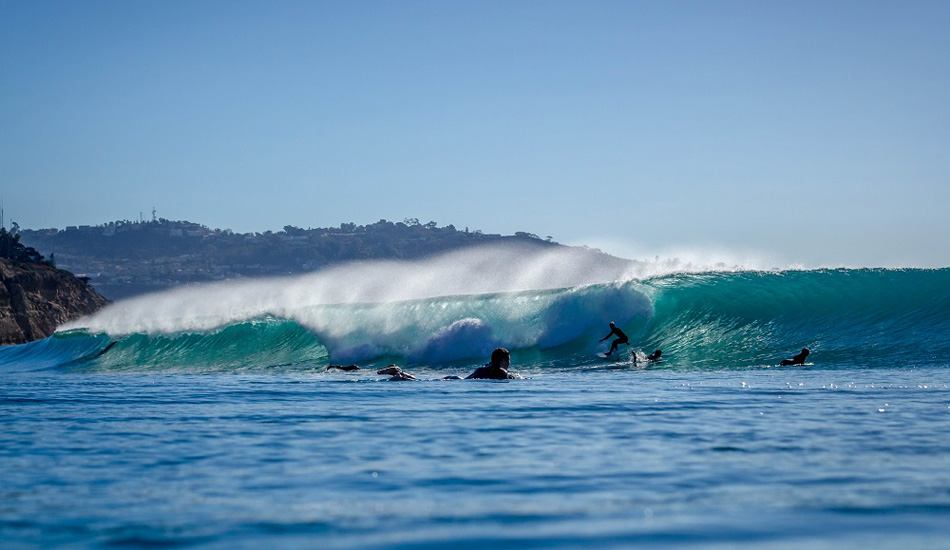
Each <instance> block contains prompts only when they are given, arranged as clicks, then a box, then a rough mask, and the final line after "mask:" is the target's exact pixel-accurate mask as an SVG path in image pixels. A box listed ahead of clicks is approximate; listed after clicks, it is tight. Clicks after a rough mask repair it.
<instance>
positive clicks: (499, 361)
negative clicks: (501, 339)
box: [491, 348, 511, 369]
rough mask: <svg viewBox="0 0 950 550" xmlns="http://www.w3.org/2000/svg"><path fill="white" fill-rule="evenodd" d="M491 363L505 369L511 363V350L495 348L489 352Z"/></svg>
mask: <svg viewBox="0 0 950 550" xmlns="http://www.w3.org/2000/svg"><path fill="white" fill-rule="evenodd" d="M491 364H492V365H493V366H501V367H502V368H505V369H507V368H508V366H509V365H511V352H509V351H508V350H506V349H505V348H495V351H493V352H491Z"/></svg>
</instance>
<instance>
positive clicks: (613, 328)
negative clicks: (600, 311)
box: [598, 321, 630, 357]
mask: <svg viewBox="0 0 950 550" xmlns="http://www.w3.org/2000/svg"><path fill="white" fill-rule="evenodd" d="M611 336H616V337H617V339H616V340H614V341H613V342H611V343H610V351H608V352H607V353H605V354H604V355H606V356H608V357H609V356H610V354H611V353H613V352H614V351H616V350H617V346H619V345H620V344H627V345H628V346H629V345H630V340H629V339H628V338H627V335H626V334H624V333H623V331H622V330H620V329H619V328H617V325H616V324H614V322H613V321H611V322H610V333H608V334H607V336H604V337H603V338H601V339H600V340H598V342H603V341H604V340H606V339H608V338H610V337H611Z"/></svg>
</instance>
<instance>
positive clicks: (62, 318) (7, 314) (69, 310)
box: [0, 258, 109, 345]
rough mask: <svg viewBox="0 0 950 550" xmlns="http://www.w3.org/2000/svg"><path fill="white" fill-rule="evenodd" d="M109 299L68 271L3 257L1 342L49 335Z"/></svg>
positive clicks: (0, 263)
mask: <svg viewBox="0 0 950 550" xmlns="http://www.w3.org/2000/svg"><path fill="white" fill-rule="evenodd" d="M108 303H109V301H108V300H106V299H105V298H103V297H102V296H100V295H99V294H98V293H97V292H96V291H95V290H93V289H92V287H90V286H89V285H88V284H86V283H85V282H84V281H83V280H80V279H78V278H77V277H76V276H74V275H73V274H72V273H69V272H68V271H63V270H61V269H56V268H54V267H52V266H49V265H43V264H32V263H21V262H13V261H10V260H6V259H3V258H0V345H6V344H23V343H26V342H31V341H33V340H39V339H42V338H46V337H47V336H49V335H51V334H52V333H53V332H54V331H55V330H56V327H58V326H59V325H61V324H63V323H65V322H66V321H70V320H72V319H76V318H78V317H82V316H83V315H88V314H90V313H93V312H95V311H97V310H99V309H100V308H102V307H103V306H105V305H106V304H108Z"/></svg>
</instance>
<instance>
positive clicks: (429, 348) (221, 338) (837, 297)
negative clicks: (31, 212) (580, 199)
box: [0, 269, 950, 373]
mask: <svg viewBox="0 0 950 550" xmlns="http://www.w3.org/2000/svg"><path fill="white" fill-rule="evenodd" d="M255 299H258V300H259V297H257V298H255ZM255 307H256V308H258V309H260V308H263V309H268V308H267V304H266V303H264V304H263V305H259V304H255ZM248 309H249V310H250V309H252V308H248ZM190 314H191V315H201V312H200V311H199V312H190ZM608 321H615V322H616V323H617V324H618V325H619V326H621V327H622V328H623V330H624V331H625V332H626V333H627V334H628V335H629V336H630V337H631V343H632V344H633V345H634V347H635V348H641V349H642V350H643V351H645V352H650V351H652V350H654V349H662V350H663V356H664V359H665V360H664V362H663V363H661V364H660V365H654V366H653V368H672V369H677V368H701V369H709V368H713V369H715V368H733V367H749V366H761V365H774V364H776V363H777V362H778V361H779V360H780V359H782V358H783V357H789V356H791V355H793V354H794V353H795V352H797V351H798V350H799V349H801V348H803V347H808V348H809V349H810V350H811V351H812V355H811V356H810V357H809V363H813V364H815V365H821V366H832V367H847V366H849V365H860V366H868V365H871V366H874V365H881V366H892V365H896V366H913V365H932V364H946V362H947V361H946V358H947V356H948V354H950V337H948V334H950V270H948V269H942V270H870V269H862V270H817V271H785V272H738V273H703V274H692V275H685V274H681V275H671V276H666V277H660V278H655V279H649V280H645V281H626V282H616V283H609V284H595V285H583V286H576V287H570V288H561V289H553V290H542V291H523V292H509V293H495V294H480V295H463V296H444V297H436V298H426V299H420V300H404V301H398V302H386V303H356V304H336V305H303V306H300V307H296V308H293V307H289V308H288V307H286V306H284V307H282V309H281V311H280V314H279V315H276V314H273V315H263V316H257V317H254V318H251V319H237V320H228V321H224V322H223V323H222V324H220V325H219V326H212V327H203V328H201V329H198V330H196V329H195V328H194V326H195V323H194V322H193V320H192V319H190V318H189V317H188V315H184V316H183V317H182V318H181V320H180V324H181V327H183V328H181V329H180V330H176V329H175V322H169V321H168V320H167V319H166V320H163V321H162V323H161V330H160V331H158V330H156V331H143V332H137V333H133V334H125V335H109V334H104V333H98V332H97V331H94V330H92V329H75V330H70V331H67V332H62V333H57V334H56V335H54V336H53V337H51V338H48V339H46V340H42V341H40V342H34V343H32V344H27V345H23V346H8V347H6V348H2V349H0V364H2V365H3V366H2V367H0V369H3V370H4V371H11V370H18V369H21V370H22V369H26V370H38V369H59V370H73V371H76V370H79V371H94V372H258V373H260V372H313V371H322V370H323V369H324V367H325V366H326V365H328V364H348V363H362V364H364V365H366V364H369V365H374V364H386V363H389V362H396V363H400V364H408V365H412V366H415V367H419V368H432V369H436V370H438V369H440V368H442V367H457V366H458V365H459V364H465V365H471V364H477V363H479V362H483V361H484V360H485V359H486V358H487V356H488V355H489V354H490V352H491V350H492V349H493V348H495V347H498V346H504V347H507V348H509V349H512V350H513V352H514V362H515V364H516V365H518V366H519V367H520V368H521V369H523V370H526V371H528V372H538V371H543V370H545V369H550V368H574V367H584V368H587V367H589V366H590V364H591V363H592V362H595V361H597V359H596V358H595V357H594V353H596V352H597V351H601V350H603V348H604V347H605V344H603V343H601V344H598V342H597V341H598V340H599V339H600V338H601V337H603V336H604V334H606V333H607V323H608ZM113 342H114V343H113ZM627 357H628V358H629V355H627Z"/></svg>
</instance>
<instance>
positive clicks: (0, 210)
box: [0, 199, 7, 229]
mask: <svg viewBox="0 0 950 550" xmlns="http://www.w3.org/2000/svg"><path fill="white" fill-rule="evenodd" d="M0 227H2V228H4V229H6V228H7V226H5V225H3V199H0Z"/></svg>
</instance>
